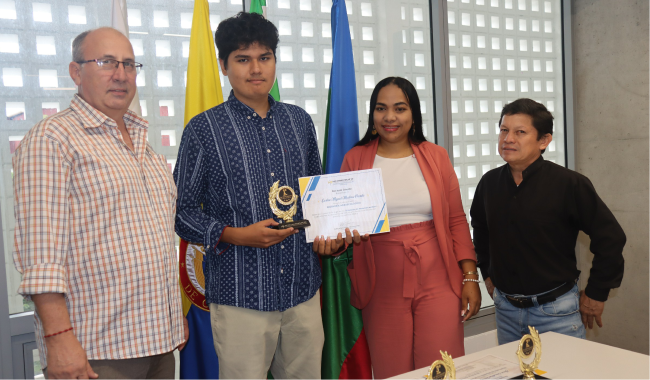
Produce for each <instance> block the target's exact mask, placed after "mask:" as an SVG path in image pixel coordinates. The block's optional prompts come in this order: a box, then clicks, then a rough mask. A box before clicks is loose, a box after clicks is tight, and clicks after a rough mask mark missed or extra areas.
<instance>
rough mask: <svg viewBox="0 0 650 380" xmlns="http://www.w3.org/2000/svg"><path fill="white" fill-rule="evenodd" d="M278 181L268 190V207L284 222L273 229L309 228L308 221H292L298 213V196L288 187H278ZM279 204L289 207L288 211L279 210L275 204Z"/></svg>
mask: <svg viewBox="0 0 650 380" xmlns="http://www.w3.org/2000/svg"><path fill="white" fill-rule="evenodd" d="M279 184H280V181H275V183H274V184H273V186H271V189H270V190H269V206H271V210H272V211H273V213H274V214H275V215H276V216H277V217H278V218H281V219H282V220H283V221H284V222H282V223H280V224H278V225H277V226H274V227H273V228H275V229H277V230H284V229H286V228H289V227H293V228H295V229H299V230H300V229H304V228H305V227H309V226H311V223H309V221H308V220H306V219H303V220H295V221H294V220H293V216H294V215H296V212H297V211H298V206H297V203H298V196H297V195H296V193H295V192H294V191H293V189H292V188H291V187H289V186H279ZM276 202H277V203H280V204H281V205H283V206H291V207H289V209H288V210H285V211H283V210H280V207H278V204H277V203H276Z"/></svg>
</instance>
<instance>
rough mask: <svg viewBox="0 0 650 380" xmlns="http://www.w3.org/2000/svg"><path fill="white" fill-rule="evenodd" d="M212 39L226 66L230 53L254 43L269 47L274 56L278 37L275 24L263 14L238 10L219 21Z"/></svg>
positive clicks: (278, 40)
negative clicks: (233, 14)
mask: <svg viewBox="0 0 650 380" xmlns="http://www.w3.org/2000/svg"><path fill="white" fill-rule="evenodd" d="M214 41H215V44H216V45H217V50H219V59H223V62H224V66H225V67H226V68H227V67H228V57H229V56H230V53H232V52H233V51H235V50H237V49H246V48H247V47H249V46H250V45H252V44H255V43H257V44H259V45H262V46H266V47H267V48H269V49H271V51H273V57H275V50H276V49H277V47H278V42H280V37H279V35H278V29H277V28H276V27H275V25H273V23H272V22H271V21H269V20H267V19H265V18H264V16H262V15H260V14H257V13H246V12H239V13H237V14H236V15H235V16H233V17H230V18H227V19H225V20H223V21H221V23H220V24H219V26H218V27H217V31H216V32H215V33H214ZM276 59H277V58H276Z"/></svg>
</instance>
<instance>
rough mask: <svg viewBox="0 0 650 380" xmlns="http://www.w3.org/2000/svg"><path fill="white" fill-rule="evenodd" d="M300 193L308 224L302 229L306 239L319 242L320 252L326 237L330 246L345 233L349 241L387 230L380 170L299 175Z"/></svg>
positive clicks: (325, 246)
mask: <svg viewBox="0 0 650 380" xmlns="http://www.w3.org/2000/svg"><path fill="white" fill-rule="evenodd" d="M300 194H301V198H300V201H301V203H302V212H303V217H304V218H305V219H307V220H309V222H310V223H311V227H307V228H306V229H305V231H306V238H307V241H308V242H311V241H314V243H315V244H316V243H318V245H319V247H320V245H321V244H322V245H323V252H324V253H323V254H327V253H325V252H327V251H328V249H327V244H328V241H327V239H328V238H329V240H330V242H329V244H330V248H331V247H332V245H331V244H332V243H333V242H332V241H334V242H336V240H337V239H341V240H339V241H342V239H343V234H344V233H345V239H346V240H349V242H348V244H350V243H352V242H358V241H360V239H361V235H367V234H375V233H382V232H388V231H390V229H389V224H388V212H387V210H386V198H385V194H384V184H383V181H382V177H381V170H380V169H369V170H360V171H354V172H345V173H337V174H327V175H321V176H314V177H302V178H300ZM346 229H348V230H347V231H346ZM355 230H356V232H357V233H356V234H355V233H354V232H355ZM355 235H356V236H355ZM357 236H358V239H359V240H357ZM317 238H318V240H316V239H317ZM323 241H324V242H323ZM339 248H340V246H339ZM314 251H316V252H319V251H320V248H319V249H318V250H317V249H316V248H314ZM330 254H331V252H330Z"/></svg>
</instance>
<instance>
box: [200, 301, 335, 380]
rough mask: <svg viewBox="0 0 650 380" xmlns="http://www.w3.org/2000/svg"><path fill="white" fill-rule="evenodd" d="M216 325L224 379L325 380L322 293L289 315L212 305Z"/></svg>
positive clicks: (287, 312)
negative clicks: (323, 368)
mask: <svg viewBox="0 0 650 380" xmlns="http://www.w3.org/2000/svg"><path fill="white" fill-rule="evenodd" d="M210 320H211V324H212V336H213V338H214V348H215V350H216V351H217V357H218V358H219V378H220V379H266V377H267V372H268V371H269V369H270V370H271V373H272V374H273V377H274V378H276V379H320V377H321V355H322V352H323V343H324V341H325V336H324V334H323V320H322V318H321V311H320V293H319V292H317V293H316V295H315V296H314V297H313V298H312V299H310V300H309V301H307V302H303V303H301V304H300V305H297V306H295V307H292V308H291V309H288V310H285V311H283V312H280V311H258V310H251V309H245V308H241V307H234V306H224V305H217V304H210Z"/></svg>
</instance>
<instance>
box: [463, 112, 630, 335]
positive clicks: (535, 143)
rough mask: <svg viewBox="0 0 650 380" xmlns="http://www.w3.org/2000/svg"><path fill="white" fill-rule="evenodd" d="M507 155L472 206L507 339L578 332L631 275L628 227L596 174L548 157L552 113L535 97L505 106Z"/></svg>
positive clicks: (502, 147)
mask: <svg viewBox="0 0 650 380" xmlns="http://www.w3.org/2000/svg"><path fill="white" fill-rule="evenodd" d="M499 124H500V133H499V154H500V155H501V157H502V158H503V159H504V161H506V165H503V166H501V167H498V168H496V169H493V170H490V171H489V172H487V173H486V174H485V175H484V176H483V178H482V179H481V181H480V183H479V184H478V186H477V188H476V193H475V195H474V201H473V203H472V207H471V210H470V215H471V218H472V227H473V228H474V246H475V248H476V256H477V258H478V267H479V268H480V270H481V273H482V275H483V278H484V279H485V284H486V286H487V289H488V292H489V293H490V296H492V298H493V299H494V305H495V306H496V311H497V313H496V320H497V335H498V338H499V344H504V343H507V342H511V341H515V340H519V339H521V336H522V335H524V334H527V333H528V327H527V326H534V327H535V328H536V329H537V330H538V331H539V332H540V333H543V332H546V331H554V332H557V333H561V334H566V335H571V336H575V337H579V338H584V337H585V326H588V327H589V328H593V322H594V319H595V321H596V323H597V324H598V326H600V327H602V326H603V323H602V320H601V316H602V313H603V309H604V307H605V301H606V300H607V296H608V295H609V291H610V289H613V288H617V287H619V286H620V284H621V280H622V278H623V262H624V260H623V255H622V252H623V246H624V245H625V233H624V232H623V230H622V228H621V226H620V225H619V224H618V222H617V221H616V218H615V217H614V215H613V214H612V213H611V211H610V210H609V209H608V208H607V206H606V205H605V203H603V201H602V200H601V199H600V197H599V196H598V194H596V190H595V189H594V187H593V185H592V184H591V182H590V181H589V179H588V178H587V177H585V176H583V175H581V174H578V173H576V172H574V171H572V170H569V169H566V168H564V167H562V166H559V165H556V164H554V163H552V162H550V161H545V160H544V158H542V153H544V151H545V150H546V147H547V146H548V145H549V144H550V143H551V141H552V139H553V136H552V134H553V116H552V115H551V113H550V112H548V110H547V109H546V107H544V105H542V104H539V103H537V102H535V101H533V100H530V99H518V100H516V101H514V102H512V103H509V104H507V105H506V106H505V107H504V108H503V111H502V112H501V119H500V121H499ZM579 231H583V232H585V233H586V234H587V235H589V236H590V237H591V246H590V249H591V251H592V252H593V253H594V260H593V263H592V268H591V272H590V276H589V281H588V283H587V287H586V289H585V290H584V291H582V292H580V291H579V289H578V286H577V280H578V276H579V275H580V271H579V270H578V269H577V263H576V255H575V246H576V239H577V237H578V232H579Z"/></svg>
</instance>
